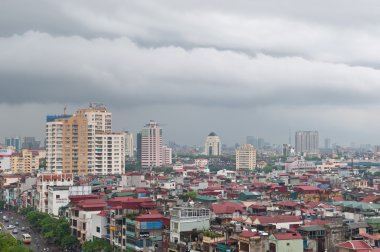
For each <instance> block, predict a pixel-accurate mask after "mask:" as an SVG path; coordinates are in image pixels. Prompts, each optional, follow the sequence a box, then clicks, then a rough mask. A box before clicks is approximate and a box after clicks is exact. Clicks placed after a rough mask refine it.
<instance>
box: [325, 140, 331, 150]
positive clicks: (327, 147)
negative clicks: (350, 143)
mask: <svg viewBox="0 0 380 252" xmlns="http://www.w3.org/2000/svg"><path fill="white" fill-rule="evenodd" d="M325 149H331V139H330V138H325Z"/></svg>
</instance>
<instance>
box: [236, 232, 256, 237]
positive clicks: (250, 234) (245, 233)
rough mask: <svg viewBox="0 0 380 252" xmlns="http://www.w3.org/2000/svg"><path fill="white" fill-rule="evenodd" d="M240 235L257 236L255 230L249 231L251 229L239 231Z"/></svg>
mask: <svg viewBox="0 0 380 252" xmlns="http://www.w3.org/2000/svg"><path fill="white" fill-rule="evenodd" d="M239 236H241V237H254V236H258V234H257V232H251V231H243V232H241V233H240V235H239Z"/></svg>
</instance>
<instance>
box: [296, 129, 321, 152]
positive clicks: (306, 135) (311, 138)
mask: <svg viewBox="0 0 380 252" xmlns="http://www.w3.org/2000/svg"><path fill="white" fill-rule="evenodd" d="M295 145H296V146H295V147H296V153H299V154H300V153H303V154H319V134H318V131H297V132H296V134H295Z"/></svg>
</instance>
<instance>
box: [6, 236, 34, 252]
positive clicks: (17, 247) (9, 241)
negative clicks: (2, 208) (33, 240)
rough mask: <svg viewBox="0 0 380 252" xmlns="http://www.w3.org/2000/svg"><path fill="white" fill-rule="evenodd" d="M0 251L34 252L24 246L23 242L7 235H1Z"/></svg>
mask: <svg viewBox="0 0 380 252" xmlns="http://www.w3.org/2000/svg"><path fill="white" fill-rule="evenodd" d="M0 249H1V251H2V252H32V250H31V249H30V248H28V247H27V246H24V245H23V244H22V243H21V241H18V240H16V239H15V238H14V237H13V236H12V235H10V234H5V233H0Z"/></svg>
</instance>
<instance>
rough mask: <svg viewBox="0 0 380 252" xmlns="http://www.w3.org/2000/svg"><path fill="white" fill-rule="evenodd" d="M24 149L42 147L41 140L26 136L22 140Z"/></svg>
mask: <svg viewBox="0 0 380 252" xmlns="http://www.w3.org/2000/svg"><path fill="white" fill-rule="evenodd" d="M22 148H23V149H38V148H40V141H36V138H35V137H24V139H23V141H22Z"/></svg>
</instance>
